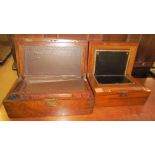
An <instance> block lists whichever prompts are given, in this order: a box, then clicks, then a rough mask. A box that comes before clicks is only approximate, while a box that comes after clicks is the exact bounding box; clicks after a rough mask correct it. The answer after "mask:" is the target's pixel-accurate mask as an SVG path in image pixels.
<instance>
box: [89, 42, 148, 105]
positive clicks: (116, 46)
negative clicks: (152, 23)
mask: <svg viewBox="0 0 155 155" xmlns="http://www.w3.org/2000/svg"><path fill="white" fill-rule="evenodd" d="M137 46H138V45H137V44H136V43H124V42H103V41H92V42H90V44H89V60H88V74H87V76H88V81H89V83H90V85H91V88H92V90H93V93H94V96H95V106H118V105H134V104H144V103H145V101H146V100H147V98H148V96H149V94H150V90H149V89H148V88H145V87H144V86H142V85H141V84H140V83H138V82H137V80H136V79H135V78H134V77H132V76H131V72H132V68H133V64H134V60H135V56H136V52H137Z"/></svg>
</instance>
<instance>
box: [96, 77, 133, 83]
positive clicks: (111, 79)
mask: <svg viewBox="0 0 155 155" xmlns="http://www.w3.org/2000/svg"><path fill="white" fill-rule="evenodd" d="M95 77H96V80H97V82H98V83H100V84H123V83H131V81H130V80H129V79H128V78H127V77H125V76H95Z"/></svg>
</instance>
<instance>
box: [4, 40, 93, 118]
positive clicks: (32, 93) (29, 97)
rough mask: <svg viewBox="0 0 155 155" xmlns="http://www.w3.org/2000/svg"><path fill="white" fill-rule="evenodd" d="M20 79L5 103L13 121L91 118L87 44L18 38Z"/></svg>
mask: <svg viewBox="0 0 155 155" xmlns="http://www.w3.org/2000/svg"><path fill="white" fill-rule="evenodd" d="M14 40H15V47H16V56H17V64H18V70H19V79H18V80H17V82H16V83H15V85H14V86H13V88H12V89H11V90H10V92H9V93H8V95H7V97H6V98H5V100H4V107H5V109H6V111H7V113H8V116H9V117H10V118H18V117H40V116H41V117H44V116H55V115H78V114H89V113H91V112H92V111H93V106H94V97H93V94H92V91H91V89H90V86H89V84H88V82H87V79H86V70H87V52H88V51H87V50H88V43H87V42H85V41H78V40H53V39H50V38H48V39H44V38H15V39H14Z"/></svg>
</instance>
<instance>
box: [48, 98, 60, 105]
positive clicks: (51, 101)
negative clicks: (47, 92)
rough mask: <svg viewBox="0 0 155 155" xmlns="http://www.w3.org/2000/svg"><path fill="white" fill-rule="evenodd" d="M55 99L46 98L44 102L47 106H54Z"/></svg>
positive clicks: (55, 103)
mask: <svg viewBox="0 0 155 155" xmlns="http://www.w3.org/2000/svg"><path fill="white" fill-rule="evenodd" d="M57 103H58V102H57V99H55V98H52V99H46V100H45V104H46V105H47V106H49V107H54V106H56V105H57Z"/></svg>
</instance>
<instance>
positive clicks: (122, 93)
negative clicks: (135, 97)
mask: <svg viewBox="0 0 155 155" xmlns="http://www.w3.org/2000/svg"><path fill="white" fill-rule="evenodd" d="M127 95H128V93H127V92H124V91H123V92H120V96H121V97H126V96H127Z"/></svg>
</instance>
